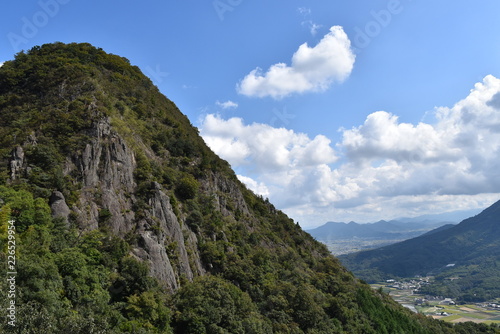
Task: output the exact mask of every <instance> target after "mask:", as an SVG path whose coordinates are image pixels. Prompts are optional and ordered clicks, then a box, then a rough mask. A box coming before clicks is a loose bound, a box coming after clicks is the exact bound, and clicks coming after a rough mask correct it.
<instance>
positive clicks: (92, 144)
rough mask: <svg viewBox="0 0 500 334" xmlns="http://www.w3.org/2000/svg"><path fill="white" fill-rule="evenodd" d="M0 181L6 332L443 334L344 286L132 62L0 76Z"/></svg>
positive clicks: (80, 54)
mask: <svg viewBox="0 0 500 334" xmlns="http://www.w3.org/2000/svg"><path fill="white" fill-rule="evenodd" d="M0 179H1V184H0V246H1V249H6V241H7V240H8V236H7V228H6V224H7V222H8V221H9V220H10V219H12V220H14V221H15V224H16V233H17V238H18V245H19V247H18V253H19V259H18V263H17V268H16V270H17V271H18V277H17V281H16V284H17V289H18V291H19V295H18V298H17V299H16V302H17V307H18V310H17V312H18V315H19V316H18V319H19V322H18V324H17V326H16V327H15V328H13V327H8V325H7V324H0V326H1V328H2V330H4V331H14V332H17V333H39V331H37V329H36V328H41V329H43V331H44V332H43V333H172V332H176V333H259V334H260V333H453V332H454V329H453V328H452V327H451V326H447V325H444V324H442V323H439V322H436V321H433V320H431V319H425V318H421V317H417V316H415V315H412V314H411V312H410V311H408V310H405V309H404V308H402V307H400V306H399V305H398V304H397V303H395V302H393V301H392V300H391V299H390V297H388V296H387V295H385V294H383V293H381V292H374V291H372V290H371V289H370V287H369V286H367V285H366V284H364V283H363V282H360V281H359V280H358V279H356V278H355V277H354V276H353V275H352V274H351V273H349V272H348V271H347V270H346V269H345V268H344V267H342V266H341V265H340V264H339V262H338V261H337V259H335V258H334V257H332V256H331V255H329V253H328V250H327V249H326V247H325V246H324V245H321V244H319V243H318V242H316V241H315V240H314V239H313V238H312V237H311V236H310V235H308V234H307V233H305V232H304V231H302V230H301V228H300V227H299V226H298V224H296V223H295V222H294V221H293V220H291V219H290V218H289V217H287V216H286V215H285V214H284V213H282V212H281V211H279V210H277V209H276V208H275V207H274V206H273V205H272V204H271V203H269V201H268V200H266V199H264V198H262V197H259V196H256V195H255V194H253V193H252V192H251V191H249V190H248V189H247V188H246V187H245V186H244V185H243V184H241V183H240V182H239V181H238V179H237V178H236V176H235V174H234V172H233V171H232V170H231V169H230V167H229V165H228V164H227V162H225V161H223V160H221V159H220V158H218V157H217V156H216V155H215V154H214V153H213V152H212V151H211V150H210V149H209V148H208V147H207V146H206V145H205V143H204V142H203V140H202V138H201V137H200V136H199V135H198V131H197V129H196V128H194V127H193V126H192V125H191V123H190V122H189V120H188V119H187V118H186V117H185V116H184V115H183V114H182V113H181V112H180V111H179V110H178V109H177V107H176V106H175V104H174V103H173V102H172V101H170V100H169V99H167V98H166V97H165V96H163V95H162V94H160V93H159V91H158V89H157V88H156V87H155V86H154V85H153V84H152V83H151V81H150V80H149V79H148V78H146V77H145V76H144V75H143V74H142V73H141V71H140V70H139V69H138V68H137V67H134V66H131V65H130V63H129V62H128V60H126V59H124V58H121V57H118V56H114V55H109V54H106V53H105V52H104V51H103V50H101V49H97V48H94V47H93V46H91V45H89V44H68V45H66V44H62V43H55V44H48V45H44V46H42V47H36V48H33V49H32V50H30V51H29V52H27V53H24V52H22V53H19V54H18V55H17V56H16V59H15V60H13V61H8V62H6V63H5V64H4V65H3V66H2V67H1V68H0ZM0 257H1V258H2V259H4V260H5V259H6V253H5V251H2V252H0ZM4 263H6V262H5V261H4ZM6 284H7V283H6V282H5V281H0V291H7V285H6ZM3 297H5V298H0V299H1V300H2V302H3V303H4V304H3V305H2V308H1V309H3V310H5V309H6V304H5V303H8V299H7V298H6V296H3ZM4 318H5V317H4ZM33 324H36V326H35V327H36V328H34V326H33ZM488 331H490V328H488ZM490 332H491V331H490Z"/></svg>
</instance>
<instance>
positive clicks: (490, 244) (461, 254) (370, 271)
mask: <svg viewBox="0 0 500 334" xmlns="http://www.w3.org/2000/svg"><path fill="white" fill-rule="evenodd" d="M499 221H500V201H498V202H496V203H494V204H493V205H491V206H490V207H488V208H486V209H485V210H483V211H482V212H481V213H479V214H478V215H476V216H474V217H470V218H467V219H465V220H463V221H462V222H461V223H460V224H458V225H455V226H453V227H450V228H446V229H444V230H439V231H435V232H434V233H431V234H426V235H422V236H419V237H417V238H414V239H410V240H406V241H403V242H400V243H398V244H394V245H390V246H386V247H382V248H380V249H375V250H372V251H365V252H360V253H354V254H349V255H346V256H341V257H340V258H341V260H342V261H343V263H344V264H345V265H346V266H347V267H348V268H350V269H351V270H353V271H354V272H355V273H356V272H357V273H358V274H359V275H361V277H363V278H364V279H367V280H372V279H374V278H375V277H376V278H377V279H380V278H384V277H387V276H388V275H393V276H400V277H413V276H415V275H427V274H430V273H435V274H439V273H441V272H442V271H443V270H444V269H445V268H448V270H449V272H450V273H451V274H450V275H451V276H453V275H455V274H457V273H460V274H459V275H458V274H457V275H458V276H459V277H461V280H458V281H457V282H454V284H453V285H449V286H453V287H455V289H458V290H459V291H455V292H451V291H447V290H446V289H444V288H443V289H440V290H439V291H440V292H447V293H449V294H451V295H453V296H454V297H461V298H465V299H466V300H488V299H492V298H496V297H498V296H500V291H498V289H497V288H495V287H494V286H499V284H500V281H499V280H498V276H497V275H495V274H492V273H491V272H490V273H489V274H488V272H489V271H490V270H491V268H496V262H497V261H499V260H500V251H499V248H498V245H500V223H499ZM449 264H453V265H454V266H449V267H447V266H448V265H449ZM472 267H474V268H475V269H472ZM450 268H452V269H450ZM460 270H462V272H460ZM470 270H472V272H470ZM451 276H449V275H448V276H446V275H444V276H443V275H442V276H439V277H440V279H441V280H444V279H445V277H451ZM483 281H488V284H487V285H486V284H482V282H483ZM462 283H463V284H462ZM462 285H463V286H462ZM467 285H470V286H467ZM448 290H449V289H448ZM429 292H430V290H429ZM474 295H475V297H474Z"/></svg>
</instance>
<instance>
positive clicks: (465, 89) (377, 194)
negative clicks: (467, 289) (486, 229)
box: [0, 0, 500, 228]
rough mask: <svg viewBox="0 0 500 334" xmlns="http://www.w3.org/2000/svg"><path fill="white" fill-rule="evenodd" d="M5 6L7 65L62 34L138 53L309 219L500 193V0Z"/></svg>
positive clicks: (245, 172) (439, 205) (216, 146)
mask: <svg viewBox="0 0 500 334" xmlns="http://www.w3.org/2000/svg"><path fill="white" fill-rule="evenodd" d="M2 6H3V11H2V15H1V20H0V64H1V63H2V62H4V61H8V60H11V59H13V58H14V55H15V54H16V53H17V52H20V51H21V50H29V49H30V48H31V47H33V46H35V45H42V44H44V43H52V42H56V41H60V42H66V43H69V42H88V43H91V44H93V45H94V46H96V47H101V48H103V49H104V50H105V51H106V52H109V53H113V54H118V55H120V56H123V57H126V58H128V59H129V60H130V62H131V63H132V64H133V65H137V66H139V68H140V69H141V70H142V71H143V73H144V74H146V75H147V76H148V77H150V78H151V80H152V81H153V82H154V83H155V85H157V86H158V88H159V89H160V91H161V92H162V93H164V94H165V95H166V96H167V97H168V98H170V99H171V100H173V101H174V102H175V103H176V105H177V106H178V107H179V108H180V110H181V111H182V112H183V113H184V114H186V115H187V116H188V117H189V119H190V120H191V123H192V124H193V125H195V126H197V127H198V128H199V130H200V133H201V135H202V136H203V138H204V139H205V141H206V143H207V144H208V145H209V146H210V147H211V148H212V150H214V152H216V153H217V154H218V155H220V156H221V157H222V158H224V159H226V160H227V161H228V162H229V163H230V164H231V166H232V167H233V169H234V170H235V172H236V173H237V175H238V177H239V178H240V180H241V181H243V182H244V183H245V184H246V185H247V186H248V187H249V188H250V189H252V190H253V191H254V192H256V193H257V194H260V195H262V196H264V197H266V198H269V199H270V201H271V202H272V203H273V204H275V206H276V207H277V208H279V209H281V210H283V211H284V212H286V213H287V214H288V215H289V216H290V217H291V218H293V219H294V220H295V221H298V222H299V223H300V225H301V226H302V227H304V228H311V227H314V226H319V225H321V224H324V223H325V222H328V221H344V222H348V221H356V222H374V221H378V220H380V219H394V218H397V217H412V216H418V215H423V214H432V213H442V212H448V211H455V210H466V209H476V208H484V207H487V206H489V205H491V204H492V203H493V202H495V201H497V200H498V199H500V159H499V155H500V20H498V16H499V14H500V2H498V1H497V0H482V1H480V2H472V1H464V0H454V1H451V0H443V1H430V0H358V1H341V0H314V1H305V0H286V1H285V0H275V1H268V0H266V1H264V0H253V1H249V0H202V1H200V0H197V1H194V0H184V1H167V0H163V1H157V0H149V1H144V2H138V1H129V0H122V1H113V0H110V1H94V0H89V1H81V0H40V1H31V0H25V1H18V2H14V1H9V2H6V3H4V4H3V5H2Z"/></svg>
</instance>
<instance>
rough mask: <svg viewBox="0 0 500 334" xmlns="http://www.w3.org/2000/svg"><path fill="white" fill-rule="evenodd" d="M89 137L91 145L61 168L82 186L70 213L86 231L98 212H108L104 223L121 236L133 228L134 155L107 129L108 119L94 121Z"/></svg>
mask: <svg viewBox="0 0 500 334" xmlns="http://www.w3.org/2000/svg"><path fill="white" fill-rule="evenodd" d="M90 134H91V136H92V137H93V139H92V141H91V143H88V144H87V145H86V146H85V149H84V150H83V152H81V153H80V154H78V155H76V156H74V157H73V158H72V161H71V162H67V164H66V166H65V168H64V170H65V171H66V173H71V174H72V175H75V176H76V179H77V180H79V181H80V182H81V184H82V186H83V188H82V192H81V195H80V198H79V202H78V203H77V204H76V205H75V206H74V207H73V210H74V211H75V212H76V213H77V215H78V218H77V219H78V222H79V224H80V226H81V227H82V228H84V229H89V230H92V229H96V228H98V226H99V216H100V210H103V209H105V210H108V211H109V213H110V217H109V220H108V221H106V223H107V224H109V226H110V227H111V230H112V232H113V233H115V234H117V235H120V236H123V235H125V234H126V233H127V232H129V231H130V230H131V229H132V228H133V226H134V220H135V215H134V212H133V211H132V206H133V198H132V197H133V196H132V194H133V192H134V189H135V182H134V168H135V159H134V154H133V152H132V150H131V149H130V148H129V147H128V146H127V144H126V143H125V141H124V140H123V139H122V138H121V137H120V136H118V135H117V134H116V133H115V132H114V131H112V130H111V125H110V121H109V119H108V118H105V119H102V120H100V121H99V122H97V123H96V124H95V126H94V128H93V129H92V130H91V131H90Z"/></svg>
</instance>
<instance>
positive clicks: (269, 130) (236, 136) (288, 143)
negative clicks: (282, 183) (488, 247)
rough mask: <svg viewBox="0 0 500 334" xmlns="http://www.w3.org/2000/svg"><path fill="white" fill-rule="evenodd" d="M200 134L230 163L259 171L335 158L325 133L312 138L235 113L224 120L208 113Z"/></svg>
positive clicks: (325, 162) (283, 169)
mask: <svg viewBox="0 0 500 334" xmlns="http://www.w3.org/2000/svg"><path fill="white" fill-rule="evenodd" d="M201 135H202V136H203V138H204V140H205V141H206V142H207V144H208V145H209V146H210V147H211V148H212V149H213V150H214V151H215V152H216V153H217V154H219V155H220V156H221V157H222V158H223V159H226V160H228V161H229V162H230V163H231V164H232V165H235V166H236V165H238V166H239V165H247V166H252V169H254V170H255V171H258V172H267V171H285V170H288V169H290V168H293V167H296V166H314V165H318V164H329V163H332V162H334V161H335V160H336V159H337V157H336V155H335V152H334V150H333V148H332V147H330V140H329V139H328V138H326V137H325V136H322V135H318V136H316V137H315V138H313V139H311V138H309V137H308V136H307V135H306V134H303V133H295V132H294V131H293V130H287V129H284V128H274V127H271V126H269V125H266V124H257V123H254V124H250V125H245V124H244V123H243V120H242V119H241V118H237V117H233V118H230V119H228V120H224V119H222V118H221V117H220V116H217V115H213V114H209V115H207V116H205V119H204V120H203V124H202V126H201Z"/></svg>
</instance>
